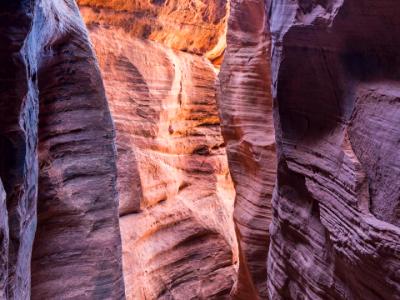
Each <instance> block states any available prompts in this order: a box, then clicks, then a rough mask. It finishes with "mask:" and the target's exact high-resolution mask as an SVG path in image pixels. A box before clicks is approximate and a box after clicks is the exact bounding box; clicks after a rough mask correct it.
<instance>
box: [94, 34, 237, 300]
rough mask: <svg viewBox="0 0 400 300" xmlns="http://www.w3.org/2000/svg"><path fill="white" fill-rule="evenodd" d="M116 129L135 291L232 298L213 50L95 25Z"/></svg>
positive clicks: (128, 279) (230, 233)
mask: <svg viewBox="0 0 400 300" xmlns="http://www.w3.org/2000/svg"><path fill="white" fill-rule="evenodd" d="M90 32H91V40H92V42H93V44H94V47H95V50H96V54H97V57H98V60H99V63H100V67H101V70H102V74H103V79H104V82H105V87H106V92H107V98H108V101H109V105H110V109H111V111H112V116H113V119H114V122H115V126H116V130H117V149H118V154H119V161H118V169H119V170H118V172H119V183H118V184H119V191H120V194H121V196H122V197H121V202H120V215H121V218H120V224H121V231H122V239H123V267H124V276H125V285H126V296H127V298H128V299H188V298H189V299H194V298H200V299H229V294H230V292H231V289H232V286H233V283H234V280H236V270H235V266H234V264H235V261H236V259H237V250H236V248H237V247H236V239H235V232H234V227H233V221H232V214H233V205H234V188H233V185H232V182H231V178H230V174H229V169H228V164H227V158H226V151H225V145H224V141H223V138H222V135H221V130H220V121H219V116H218V109H217V103H216V84H217V73H216V70H215V68H214V66H213V65H212V63H211V62H210V61H209V60H208V59H207V58H205V57H202V56H198V55H193V54H189V53H185V52H182V51H176V50H173V49H171V48H168V47H166V46H164V45H162V44H160V43H156V42H153V41H148V40H143V39H140V38H137V37H133V36H132V35H130V34H129V33H127V32H126V31H125V30H121V29H120V28H118V27H110V28H108V29H107V28H104V27H103V26H92V27H91V31H90Z"/></svg>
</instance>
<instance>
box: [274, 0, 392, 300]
mask: <svg viewBox="0 0 400 300" xmlns="http://www.w3.org/2000/svg"><path fill="white" fill-rule="evenodd" d="M271 31H272V38H273V52H272V74H273V87H274V89H273V94H274V102H275V103H276V106H275V117H276V131H277V148H278V178H277V182H278V186H277V189H276V193H275V194H274V198H273V207H274V217H273V226H272V227H271V247H270V252H269V259H268V272H269V273H268V288H269V296H270V298H271V299H299V298H302V299H400V273H399V269H400V259H399V258H400V227H399V225H400V223H399V222H400V215H399V206H400V185H399V170H400V151H399V141H400V102H399V99H400V52H399V45H400V3H399V2H397V1H393V0H381V1H369V0H352V1H349V0H345V1H335V0H333V1H289V0H278V1H273V3H272V10H271Z"/></svg>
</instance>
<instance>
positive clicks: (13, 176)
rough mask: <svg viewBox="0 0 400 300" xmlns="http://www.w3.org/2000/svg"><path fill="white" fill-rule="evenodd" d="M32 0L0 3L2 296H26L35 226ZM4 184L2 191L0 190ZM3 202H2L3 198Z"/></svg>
mask: <svg viewBox="0 0 400 300" xmlns="http://www.w3.org/2000/svg"><path fill="white" fill-rule="evenodd" d="M32 10H33V7H32V2H31V1H3V2H1V4H0V19H1V21H0V60H1V64H2V66H1V68H0V91H1V98H0V116H1V117H0V180H1V181H2V183H3V184H2V186H1V189H0V217H1V221H0V297H1V298H2V299H28V298H29V294H30V258H31V250H32V243H33V239H34V235H35V226H36V200H37V178H38V174H37V152H36V150H37V146H36V145H37V124H38V119H37V115H38V101H37V100H38V98H37V88H36V80H35V76H34V72H35V61H32V60H31V59H34V58H35V55H32V58H31V57H30V55H29V49H28V48H27V40H28V35H29V31H30V27H31V25H32ZM3 186H4V189H3ZM4 201H5V202H4Z"/></svg>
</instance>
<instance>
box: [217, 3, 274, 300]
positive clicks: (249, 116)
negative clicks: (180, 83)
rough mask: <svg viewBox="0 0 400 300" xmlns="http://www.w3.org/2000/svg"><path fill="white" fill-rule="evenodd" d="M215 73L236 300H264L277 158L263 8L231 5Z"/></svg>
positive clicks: (264, 10)
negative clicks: (231, 192) (234, 246)
mask: <svg viewBox="0 0 400 300" xmlns="http://www.w3.org/2000/svg"><path fill="white" fill-rule="evenodd" d="M230 11H231V14H230V18H229V23H228V34H227V44H228V47H227V49H226V53H225V58H224V62H223V64H222V68H221V73H220V75H219V76H220V79H221V83H220V93H219V94H220V96H219V109H220V115H221V125H222V131H223V135H224V139H225V142H226V147H227V152H228V160H229V166H230V171H231V174H232V178H233V181H234V183H235V189H236V200H235V209H234V221H235V227H236V233H237V238H238V242H239V274H238V281H237V283H236V287H235V289H234V291H233V295H234V296H235V298H237V299H266V298H267V288H266V283H267V270H266V260H267V253H268V247H269V233H268V226H269V223H270V221H271V197H272V190H273V186H274V182H275V173H276V162H275V161H276V158H275V139H274V128H273V118H272V97H271V94H270V64H269V61H270V59H269V57H270V51H269V49H270V42H269V31H268V26H267V15H266V3H265V1H263V0H256V1H254V0H251V1H241V0H232V1H231V7H230Z"/></svg>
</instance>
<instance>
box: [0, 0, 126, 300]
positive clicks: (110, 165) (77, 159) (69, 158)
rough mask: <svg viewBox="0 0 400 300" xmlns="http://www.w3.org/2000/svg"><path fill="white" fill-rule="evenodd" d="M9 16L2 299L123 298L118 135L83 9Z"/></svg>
mask: <svg viewBox="0 0 400 300" xmlns="http://www.w3.org/2000/svg"><path fill="white" fill-rule="evenodd" d="M0 15H1V22H0V40H1V43H0V45H1V46H0V48H1V51H0V56H1V61H2V68H1V71H0V88H1V91H2V95H1V102H0V113H1V115H2V117H1V120H0V141H1V143H0V177H1V181H2V187H1V189H0V215H1V221H0V245H1V246H0V268H1V269H0V272H1V273H0V297H1V298H2V299H30V298H32V299H43V298H45V299H51V298H58V299H60V298H62V299H66V298H74V297H75V298H91V299H98V298H99V297H103V298H112V299H120V298H123V297H124V296H123V295H124V285H123V281H122V269H121V240H120V235H119V225H118V214H117V208H118V207H117V193H116V165H115V149H114V142H113V137H114V131H113V125H112V121H111V116H110V112H109V109H108V106H107V102H106V98H105V93H104V88H103V85H102V81H101V77H100V72H99V70H98V67H97V63H96V61H95V59H94V55H93V51H92V49H91V46H90V43H89V41H88V37H87V33H86V30H85V28H84V25H83V23H82V20H81V19H80V15H79V12H78V9H77V6H76V4H75V2H74V1H45V0H43V1H39V0H37V1H3V2H2V3H1V4H0ZM3 187H4V189H3ZM36 229H37V231H36V236H35V230H36ZM33 242H34V245H33ZM32 249H33V250H32ZM32 252H33V253H32ZM31 258H32V260H31ZM31 277H32V280H31Z"/></svg>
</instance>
